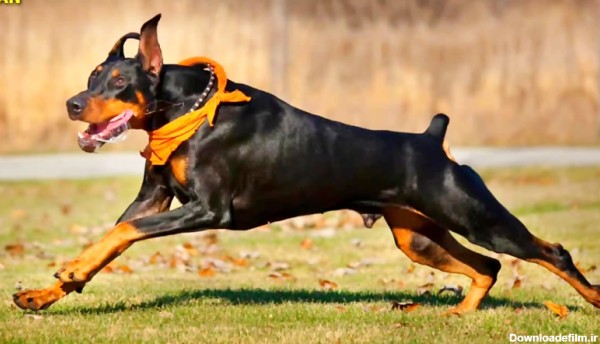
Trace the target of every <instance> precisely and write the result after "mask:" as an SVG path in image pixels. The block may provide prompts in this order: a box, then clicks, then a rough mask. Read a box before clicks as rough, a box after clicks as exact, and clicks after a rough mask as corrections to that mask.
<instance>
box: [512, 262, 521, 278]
mask: <svg viewBox="0 0 600 344" xmlns="http://www.w3.org/2000/svg"><path fill="white" fill-rule="evenodd" d="M510 267H511V269H512V271H513V274H514V275H515V276H519V275H521V261H520V260H519V259H513V260H511V261H510Z"/></svg>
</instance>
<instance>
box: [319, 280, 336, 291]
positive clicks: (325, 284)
mask: <svg viewBox="0 0 600 344" xmlns="http://www.w3.org/2000/svg"><path fill="white" fill-rule="evenodd" d="M319 285H320V286H321V288H323V289H325V290H335V289H337V288H338V284H337V283H335V282H332V281H329V280H325V279H320V280H319Z"/></svg>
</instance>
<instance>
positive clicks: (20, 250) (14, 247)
mask: <svg viewBox="0 0 600 344" xmlns="http://www.w3.org/2000/svg"><path fill="white" fill-rule="evenodd" d="M4 250H5V251H6V253H8V255H9V256H11V257H23V256H24V255H25V245H23V244H21V243H18V244H8V245H6V246H4Z"/></svg>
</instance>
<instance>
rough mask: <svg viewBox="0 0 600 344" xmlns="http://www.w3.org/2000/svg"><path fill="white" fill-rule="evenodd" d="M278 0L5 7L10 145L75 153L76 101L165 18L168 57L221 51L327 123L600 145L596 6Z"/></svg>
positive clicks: (3, 132) (466, 138)
mask: <svg viewBox="0 0 600 344" xmlns="http://www.w3.org/2000/svg"><path fill="white" fill-rule="evenodd" d="M277 1H282V0H253V1H237V0H222V1H205V0H203V1H196V0H179V1H176V2H175V1H173V2H167V1H163V0H144V1H142V0H130V1H117V0H106V1H94V2H87V1H86V2H84V1H78V0H61V1H43V0H23V1H22V4H21V5H19V6H9V5H3V6H1V7H0V32H1V34H0V85H2V92H0V137H2V138H3V140H2V142H3V144H2V145H1V146H0V153H14V152H29V151H37V152H45V151H55V150H63V151H64V150H74V149H76V144H75V132H76V131H77V129H80V128H81V126H82V125H81V124H77V123H71V122H70V121H68V119H67V117H66V113H65V109H64V102H65V100H66V99H67V98H68V97H69V96H71V95H73V94H75V93H76V92H78V91H80V90H81V89H82V88H83V87H84V85H85V81H86V78H87V76H88V74H89V72H90V71H91V69H92V68H93V67H94V66H95V65H96V64H97V63H99V62H101V60H102V59H103V58H104V56H105V54H106V52H107V50H108V49H109V48H110V47H111V46H112V44H113V42H114V41H115V40H116V39H117V38H118V37H120V36H121V35H122V34H124V33H126V32H129V31H136V30H139V27H140V25H141V24H142V23H143V21H144V20H146V19H148V18H150V17H151V16H152V15H154V14H156V13H158V12H162V13H163V14H164V17H163V21H162V23H161V25H160V28H159V35H160V39H161V43H162V47H163V51H164V55H165V61H166V62H169V63H176V62H177V61H179V60H180V59H182V58H185V57H189V56H197V55H205V56H209V57H212V58H214V59H216V60H218V61H220V62H221V63H222V64H223V65H224V66H225V67H226V69H227V70H228V72H229V74H230V77H231V78H232V79H234V80H236V81H239V82H244V83H248V84H251V85H254V86H256V87H259V88H263V89H266V90H271V91H274V92H275V93H277V94H278V95H281V96H282V97H283V98H284V99H286V100H288V101H290V102H291V103H292V104H294V105H297V106H299V107H301V108H304V109H306V110H309V111H312V112H316V113H319V114H322V115H324V116H326V117H330V118H334V119H338V120H343V121H346V122H349V123H352V124H356V125H362V126H366V127H370V128H391V129H395V130H411V131H414V130H423V128H424V127H425V125H426V123H428V121H429V118H430V116H431V115H432V114H433V113H435V112H446V113H448V114H450V115H451V117H452V118H453V126H452V130H451V131H450V136H449V138H450V141H451V142H452V143H453V144H462V145H481V144H485V145H524V144H583V145H590V144H598V142H599V132H600V117H599V116H598V112H599V109H598V94H599V85H598V80H599V78H598V75H599V68H598V66H599V63H598V60H599V54H598V51H599V48H598V45H599V41H600V37H599V32H600V30H599V29H598V25H597V23H598V22H599V19H600V6H599V5H598V4H597V2H596V1H592V0H548V1H521V0H506V1H496V0H484V1H467V0H447V1H423V0H406V1H389V0H379V1H369V0H306V1H293V0H287V7H286V6H283V7H277V6H275V4H276V3H277ZM277 9H279V10H277ZM135 50H136V47H135V44H133V43H132V45H131V46H129V47H128V52H129V54H130V55H132V54H134V53H135ZM143 140H144V138H143V135H138V136H136V137H135V139H133V140H130V142H129V143H128V144H127V145H121V148H122V149H134V148H140V147H141V146H142V143H141V141H143Z"/></svg>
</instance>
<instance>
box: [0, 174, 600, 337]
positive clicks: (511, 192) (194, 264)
mask: <svg viewBox="0 0 600 344" xmlns="http://www.w3.org/2000/svg"><path fill="white" fill-rule="evenodd" d="M482 176H483V177H484V179H485V180H486V182H488V184H489V186H490V188H491V189H492V191H493V192H494V193H495V194H496V195H497V197H498V198H499V199H500V200H501V201H502V202H503V203H504V204H505V205H506V206H507V207H508V208H509V209H511V210H512V211H514V212H515V213H516V214H517V215H518V216H519V217H520V219H521V220H522V221H523V222H524V223H525V224H526V225H527V226H528V227H529V228H530V230H531V231H532V232H534V233H535V234H536V235H538V236H540V237H542V238H544V239H547V240H549V241H551V242H561V243H562V244H563V245H564V246H565V247H566V248H567V249H569V250H570V251H571V253H572V255H573V259H574V260H575V261H577V262H579V265H580V266H582V267H584V268H589V267H590V266H592V265H593V264H598V265H600V242H599V241H598V235H599V233H600V232H599V229H598V223H599V222H600V170H599V169H592V168H588V169H558V170H554V169H552V170H550V169H503V170H494V171H483V173H482ZM139 183H140V181H139V180H138V179H135V178H118V179H111V180H108V179H104V180H91V181H59V182H39V183H38V182H23V183H0V193H1V194H2V196H3V197H2V198H1V199H0V243H1V244H2V247H0V342H21V343H36V342H48V343H56V342H61V343H62V342H67V343H82V342H122V343H130V342H170V343H187V342H194V343H337V342H339V343H362V342H370V343H381V342H384V343H386V342H408V343H410V342H414V343H433V342H435V343H461V342H477V343H494V342H504V343H507V342H508V335H509V334H510V333H518V334H538V333H542V334H546V335H552V334H561V333H562V334H567V333H576V334H585V335H589V334H592V333H595V334H596V335H600V330H599V329H598V328H599V327H598V319H599V315H600V312H599V311H598V310H596V309H594V308H593V307H592V306H590V305H589V304H587V303H586V302H585V301H583V299H582V298H581V297H579V295H578V294H577V293H576V292H575V291H574V290H573V289H571V288H570V287H569V286H568V285H567V284H566V283H564V282H562V281H561V280H559V279H558V278H556V277H555V276H553V275H552V274H551V273H550V272H548V271H546V270H544V269H543V268H540V267H538V266H534V265H532V264H526V263H522V264H521V265H520V275H521V276H522V277H523V283H522V285H521V287H520V288H518V289H512V288H511V285H512V281H513V270H512V269H511V265H510V262H511V261H512V260H513V259H512V258H511V257H507V256H499V257H498V255H496V254H493V253H490V252H488V253H487V254H489V255H493V256H495V257H498V258H499V259H500V260H501V261H502V262H503V269H502V271H501V273H500V278H499V281H498V283H497V285H496V286H495V287H494V289H493V290H492V292H491V295H490V297H489V298H487V299H486V301H485V302H484V304H483V309H482V310H481V311H479V312H476V313H470V314H466V315H463V316H461V317H456V316H453V317H445V316H442V314H443V313H444V312H445V311H446V310H448V309H449V308H450V307H452V306H453V305H455V304H457V303H458V302H459V301H460V299H459V298H457V297H455V296H449V295H446V294H444V295H441V296H437V295H435V290H437V289H439V288H441V287H443V286H444V285H447V284H458V285H461V286H463V287H465V289H466V288H468V282H469V281H468V279H467V278H465V277H462V276H454V275H448V274H445V273H442V272H439V271H436V270H432V269H429V268H427V267H423V266H416V267H415V266H412V263H411V262H410V261H409V260H408V259H407V258H406V257H405V256H404V255H403V254H402V253H401V252H400V251H398V250H397V249H396V248H395V246H394V244H393V240H392V237H391V234H390V233H389V230H387V229H386V228H385V227H384V223H383V221H381V222H380V223H378V225H377V226H376V227H375V228H373V229H362V228H345V229H344V228H338V227H340V226H336V225H335V219H336V218H339V217H342V216H346V215H341V214H340V213H332V214H326V215H325V216H326V217H327V221H324V222H325V224H322V225H320V226H318V228H313V229H305V230H300V229H296V228H294V226H291V225H289V224H274V225H271V226H270V227H268V228H262V229H258V230H254V231H247V232H240V233H233V232H227V231H211V232H210V233H215V234H216V237H217V239H218V242H217V243H216V245H212V246H210V245H208V243H207V240H206V233H207V232H205V233H202V234H188V235H179V236H173V237H167V238H160V239H154V240H150V241H146V242H141V243H138V244H136V245H134V247H132V248H131V249H130V250H128V251H127V252H126V253H125V254H124V255H123V256H121V257H120V258H119V259H118V260H117V263H116V264H117V266H118V265H126V266H127V267H129V268H130V269H132V270H133V272H132V273H129V274H126V273H101V274H99V275H98V276H96V278H95V279H94V280H93V281H92V282H91V283H90V284H89V285H88V286H87V287H86V288H85V290H84V292H83V294H73V295H70V296H68V297H67V298H65V299H63V300H61V301H59V302H58V303H56V304H55V305H53V306H52V307H51V308H50V309H49V310H47V311H45V312H40V313H37V314H34V313H24V312H23V311H21V310H18V309H16V308H15V307H13V306H12V301H11V294H12V293H13V292H15V284H16V283H17V281H21V284H22V286H23V287H24V288H39V287H44V286H46V285H47V284H49V283H52V282H53V278H52V273H54V271H55V270H56V269H57V268H56V266H48V265H55V263H56V262H58V264H60V262H62V261H65V260H67V259H69V258H73V257H74V256H75V255H76V254H77V253H78V252H79V251H80V250H81V249H82V247H83V246H84V245H85V244H86V243H88V242H89V241H90V240H97V239H98V238H99V237H100V236H101V235H102V233H103V231H105V229H106V228H108V227H110V225H111V223H112V222H114V220H115V219H116V218H117V217H118V216H119V215H120V212H121V211H122V210H123V209H125V207H126V206H127V204H128V202H129V201H130V200H131V199H133V197H134V196H135V193H136V191H137V188H138V186H139ZM330 227H331V228H330ZM306 238H310V240H311V243H312V246H311V245H305V246H311V247H309V248H308V249H307V248H305V247H302V245H301V243H302V241H303V240H305V239H306ZM183 243H187V244H188V248H189V247H191V250H187V251H186V250H185V249H182V248H181V247H179V248H178V246H180V245H181V244H183ZM10 244H22V245H23V247H22V248H23V252H19V249H17V250H16V251H15V250H13V251H11V252H9V251H7V250H6V249H5V247H4V246H5V245H10ZM196 250H198V251H199V252H198V254H197V255H194V254H195V253H196ZM478 251H481V252H483V250H480V249H478ZM156 252H160V253H161V255H162V256H164V257H167V258H168V259H171V257H173V256H174V255H176V254H180V255H181V254H182V253H181V252H187V253H188V254H189V253H192V256H191V257H190V258H189V260H187V266H188V268H187V269H184V268H171V267H170V266H169V264H168V262H167V263H166V264H150V263H149V259H150V257H151V256H152V255H153V254H154V253H156ZM177 252H179V253H177ZM243 252H251V253H253V254H255V255H256V254H258V256H253V257H251V258H247V261H244V264H246V265H245V266H244V264H237V265H236V264H229V265H227V266H225V267H226V268H228V269H229V271H220V270H219V269H218V268H216V269H215V270H216V271H215V272H216V274H215V275H214V276H211V277H201V276H200V275H199V274H198V272H197V271H198V269H201V268H202V267H203V266H205V265H206V264H208V263H209V260H208V259H216V264H217V265H218V266H219V264H223V259H224V257H227V256H229V257H233V258H238V257H240V254H241V253H243ZM361 261H362V262H363V263H365V262H368V263H370V265H369V264H367V265H368V266H362V267H360V268H358V269H356V270H355V274H351V275H343V276H342V275H339V274H338V273H336V271H338V269H340V268H344V267H346V266H347V265H348V264H350V263H353V262H361ZM53 262H55V263H53ZM282 264H285V265H287V266H288V267H287V269H285V270H284V272H286V273H289V274H290V275H291V276H292V278H287V279H285V278H270V277H269V275H270V274H271V273H272V272H273V271H272V267H273V266H274V265H282ZM413 268H414V270H413ZM338 272H339V271H338ZM586 275H587V276H588V278H589V279H590V280H591V281H592V282H595V283H598V282H600V268H598V269H596V270H594V271H590V272H588V273H587V274H586ZM320 279H326V280H329V281H333V282H335V283H337V284H338V286H339V287H338V288H337V289H336V290H325V289H323V288H322V287H321V286H320V285H319V280H320ZM428 282H431V283H433V285H434V288H433V290H434V295H433V296H428V295H421V296H419V295H417V292H416V291H417V289H418V288H419V286H421V285H423V284H425V283H428ZM406 300H412V301H413V302H417V303H419V304H420V305H421V306H420V307H419V308H417V309H416V310H414V311H413V312H409V313H404V312H401V311H397V310H392V309H391V308H392V307H391V302H393V301H406ZM546 300H551V301H553V302H555V303H559V304H563V305H566V306H567V307H568V308H569V310H570V313H569V315H568V316H567V317H566V318H564V319H558V318H557V317H555V316H554V315H553V314H552V313H550V312H549V311H548V310H547V309H546V308H545V307H544V305H543V302H544V301H546ZM33 315H36V316H37V315H40V316H41V318H38V317H34V316H33Z"/></svg>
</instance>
